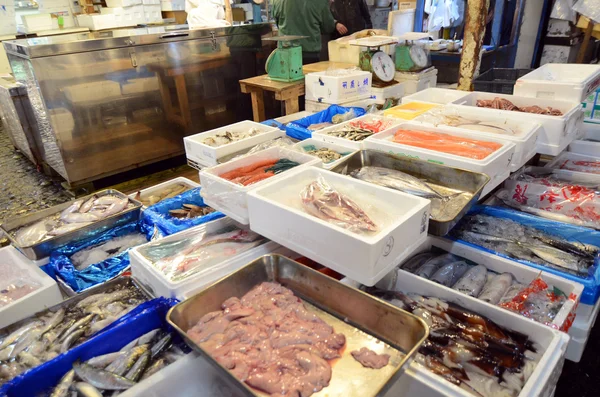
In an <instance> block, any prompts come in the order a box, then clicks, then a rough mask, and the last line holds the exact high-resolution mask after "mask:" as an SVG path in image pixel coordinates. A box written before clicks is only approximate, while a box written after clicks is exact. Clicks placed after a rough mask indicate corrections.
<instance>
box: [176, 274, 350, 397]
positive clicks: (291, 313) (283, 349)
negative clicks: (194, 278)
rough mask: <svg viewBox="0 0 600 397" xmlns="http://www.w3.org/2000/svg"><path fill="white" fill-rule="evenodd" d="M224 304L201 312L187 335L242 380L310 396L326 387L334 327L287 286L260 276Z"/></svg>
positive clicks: (277, 392)
mask: <svg viewBox="0 0 600 397" xmlns="http://www.w3.org/2000/svg"><path fill="white" fill-rule="evenodd" d="M221 309H222V310H217V311H214V312H210V313H207V314H205V315H204V316H203V317H202V318H201V319H200V321H198V323H197V324H196V325H194V326H193V327H192V328H190V329H188V331H187V335H188V336H189V338H190V339H192V340H193V341H194V342H195V343H196V344H197V345H199V346H200V347H201V348H202V349H204V351H206V352H207V353H208V354H210V355H211V356H212V358H214V359H215V360H216V361H217V362H218V363H219V364H221V365H222V366H223V367H225V368H227V369H228V370H229V371H230V372H231V374H232V375H234V376H235V377H236V378H237V379H239V380H240V381H241V382H245V383H246V384H247V385H249V386H251V387H254V388H256V389H258V390H260V391H262V392H265V393H267V394H268V395H270V396H273V397H276V396H277V397H284V396H288V397H292V396H303V397H310V396H311V395H312V394H313V393H317V392H319V391H321V390H322V389H324V388H325V387H327V386H328V385H329V382H330V380H331V376H332V370H331V364H330V363H329V362H328V361H327V360H332V359H335V358H338V357H340V356H341V354H340V349H342V348H343V347H344V346H345V345H346V337H345V336H344V334H340V333H336V332H335V331H334V329H333V327H331V326H330V325H329V324H327V323H326V322H325V321H323V320H322V319H321V318H320V317H319V316H317V315H316V314H314V313H312V312H310V311H308V310H307V308H306V306H305V305H304V303H303V302H302V300H300V298H298V297H296V296H295V295H294V293H293V291H291V290H290V289H287V288H285V287H283V286H281V285H280V284H278V283H271V282H263V283H261V284H259V285H257V286H255V287H254V288H252V289H251V290H250V291H249V292H248V293H246V294H245V295H244V296H242V297H241V298H237V297H231V298H229V299H227V300H225V301H224V302H222V304H221Z"/></svg>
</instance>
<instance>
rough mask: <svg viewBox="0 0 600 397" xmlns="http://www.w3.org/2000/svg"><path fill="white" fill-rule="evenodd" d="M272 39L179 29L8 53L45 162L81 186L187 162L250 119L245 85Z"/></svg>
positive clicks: (117, 33) (56, 40)
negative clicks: (222, 131)
mask: <svg viewBox="0 0 600 397" xmlns="http://www.w3.org/2000/svg"><path fill="white" fill-rule="evenodd" d="M270 34H271V27H270V25H269V24H257V25H243V26H234V27H228V28H215V29H197V30H190V29H188V28H187V27H186V26H171V27H147V28H138V29H118V30H112V31H105V32H91V33H83V34H69V35H62V36H50V37H38V38H29V39H23V40H13V41H6V42H4V43H3V44H4V46H5V49H6V52H7V54H8V58H9V61H10V64H11V68H12V71H13V73H14V75H15V78H16V79H17V81H19V82H20V83H22V84H24V85H25V87H26V88H27V94H28V95H29V99H30V102H31V105H32V107H33V110H34V114H35V117H36V120H37V124H38V134H39V139H38V140H39V141H40V142H42V145H41V146H42V147H41V148H40V151H41V157H42V159H43V161H44V162H46V163H47V164H48V165H49V166H50V167H52V168H53V169H54V170H55V171H56V172H58V173H59V174H60V175H62V176H63V177H64V178H65V179H66V180H67V181H68V182H69V183H70V184H72V185H76V184H82V183H85V182H89V181H93V180H96V179H99V178H101V177H104V176H108V175H111V174H115V173H118V172H122V171H125V170H128V169H132V168H135V167H139V166H141V165H144V164H149V163H152V162H156V161H160V160H163V159H166V158H170V157H173V156H177V155H181V154H182V153H183V152H184V148H183V139H182V138H183V137H184V136H186V135H190V134H195V133H198V132H202V131H205V130H208V129H212V128H216V127H219V126H222V125H226V124H229V123H232V122H235V121H238V120H241V119H244V118H246V117H247V116H246V113H248V112H249V111H250V109H251V108H250V106H249V103H246V102H247V101H248V99H247V98H246V97H245V96H243V95H242V94H241V93H240V89H239V83H238V81H239V80H240V79H243V78H247V77H252V76H255V75H256V74H257V68H258V67H259V66H258V64H259V62H261V60H262V61H264V59H265V58H266V56H267V55H268V53H269V52H270V49H271V47H270V45H268V44H265V47H263V44H262V41H261V37H262V36H266V35H270ZM250 114H251V113H250Z"/></svg>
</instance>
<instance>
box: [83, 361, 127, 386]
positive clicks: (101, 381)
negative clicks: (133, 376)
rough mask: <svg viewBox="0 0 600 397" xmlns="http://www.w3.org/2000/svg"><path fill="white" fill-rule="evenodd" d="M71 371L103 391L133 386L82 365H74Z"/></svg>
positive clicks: (110, 374)
mask: <svg viewBox="0 0 600 397" xmlns="http://www.w3.org/2000/svg"><path fill="white" fill-rule="evenodd" d="M73 369H74V370H75V373H76V374H77V376H78V377H80V378H81V379H82V380H83V381H85V382H87V383H89V384H91V385H92V386H95V387H97V388H100V389H103V390H126V389H129V388H130V387H132V386H133V385H135V383H134V382H132V381H130V380H129V379H125V378H124V377H122V376H119V375H116V374H113V373H111V372H108V371H104V370H102V369H98V368H94V367H92V366H91V365H87V364H84V363H79V362H76V363H74V364H73Z"/></svg>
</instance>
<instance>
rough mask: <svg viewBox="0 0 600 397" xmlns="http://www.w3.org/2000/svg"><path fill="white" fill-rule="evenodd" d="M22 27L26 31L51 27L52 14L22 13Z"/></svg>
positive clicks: (36, 30) (37, 30)
mask: <svg viewBox="0 0 600 397" xmlns="http://www.w3.org/2000/svg"><path fill="white" fill-rule="evenodd" d="M21 20H22V21H23V27H24V28H25V29H26V30H27V32H29V33H31V32H39V31H42V30H50V29H52V16H51V15H50V14H29V15H22V16H21Z"/></svg>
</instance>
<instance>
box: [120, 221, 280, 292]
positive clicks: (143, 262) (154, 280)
mask: <svg viewBox="0 0 600 397" xmlns="http://www.w3.org/2000/svg"><path fill="white" fill-rule="evenodd" d="M234 225H235V223H234V222H233V221H232V220H231V219H228V218H221V219H217V220H214V221H212V222H208V223H205V224H202V225H199V226H196V227H193V228H191V229H187V230H184V231H182V232H179V233H175V234H172V235H170V236H168V237H165V238H163V239H161V240H160V242H173V241H179V240H182V239H184V238H194V236H200V235H202V234H203V233H209V234H211V233H218V232H220V231H221V230H225V229H227V228H228V227H231V226H234ZM148 244H152V243H148ZM148 244H144V245H140V246H138V247H135V248H133V249H131V250H130V251H129V259H130V262H131V274H132V276H133V278H135V279H136V280H137V281H138V282H139V283H140V284H141V285H142V286H143V287H144V288H145V289H146V291H147V292H149V293H150V294H152V295H153V296H155V297H159V296H164V297H167V298H177V299H179V300H184V299H187V298H188V297H190V296H192V295H194V294H195V293H196V292H198V291H199V290H201V289H202V288H204V287H205V286H207V285H209V284H211V283H213V282H215V281H217V280H219V279H220V278H222V277H225V276H227V275H228V274H230V273H231V272H233V271H235V270H237V269H239V268H240V267H242V266H244V265H246V264H248V263H249V262H251V261H253V260H254V259H256V258H259V257H261V256H263V255H266V254H269V253H272V252H275V251H277V250H278V249H280V246H279V245H278V244H276V243H274V242H272V241H267V242H266V243H264V244H262V245H260V246H258V247H254V248H252V249H250V250H248V251H245V252H242V253H240V254H237V255H235V256H232V257H230V258H227V259H225V260H223V262H221V263H219V264H218V265H215V266H212V267H211V268H208V269H205V270H203V271H200V272H198V273H196V274H193V275H191V276H189V277H187V278H186V279H184V280H180V281H175V282H174V281H171V280H169V279H167V278H166V277H165V275H164V274H163V273H162V272H160V271H159V270H158V269H156V267H154V266H153V265H152V263H151V262H150V261H149V260H148V259H146V258H145V257H144V256H143V255H142V254H141V253H140V250H142V249H144V248H145V247H146V246H147V245H148Z"/></svg>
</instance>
